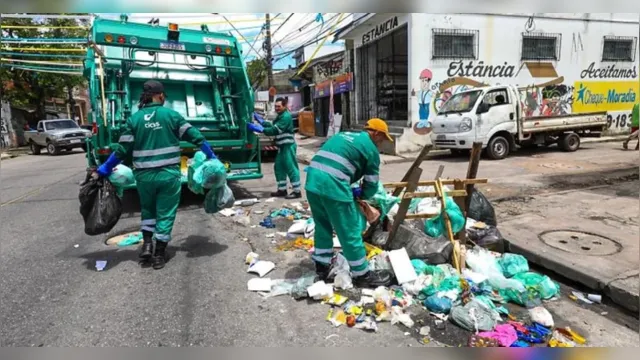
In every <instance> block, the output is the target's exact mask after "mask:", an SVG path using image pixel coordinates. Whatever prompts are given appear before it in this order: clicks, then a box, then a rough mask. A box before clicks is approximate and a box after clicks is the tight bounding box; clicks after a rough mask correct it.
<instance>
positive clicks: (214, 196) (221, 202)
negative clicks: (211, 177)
mask: <svg viewBox="0 0 640 360" xmlns="http://www.w3.org/2000/svg"><path fill="white" fill-rule="evenodd" d="M235 201H236V199H235V198H234V197H233V191H231V188H230V187H229V186H227V185H224V186H222V187H220V188H218V189H211V190H209V192H208V193H207V195H206V196H205V198H204V211H205V212H206V213H207V214H215V213H217V212H218V211H220V210H222V209H227V208H230V207H233V203H234V202H235Z"/></svg>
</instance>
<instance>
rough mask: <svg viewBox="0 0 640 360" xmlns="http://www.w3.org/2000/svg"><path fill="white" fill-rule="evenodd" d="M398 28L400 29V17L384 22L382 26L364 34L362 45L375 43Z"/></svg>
mask: <svg viewBox="0 0 640 360" xmlns="http://www.w3.org/2000/svg"><path fill="white" fill-rule="evenodd" d="M397 27H398V17H397V16H394V17H393V18H391V19H389V20H387V21H385V22H383V23H382V24H379V25H378V26H376V27H374V28H373V29H371V30H369V31H368V32H366V33H364V35H362V44H363V45H364V44H366V43H368V42H370V41H374V40H376V39H378V38H379V37H382V36H384V35H386V34H387V33H390V32H391V31H393V30H394V29H395V28H397Z"/></svg>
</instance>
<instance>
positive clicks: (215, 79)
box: [84, 15, 262, 188]
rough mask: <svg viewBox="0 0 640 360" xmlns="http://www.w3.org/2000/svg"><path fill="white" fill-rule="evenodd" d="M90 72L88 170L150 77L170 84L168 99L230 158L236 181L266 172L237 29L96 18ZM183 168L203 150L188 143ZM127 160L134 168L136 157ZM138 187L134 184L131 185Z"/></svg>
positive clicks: (89, 53)
mask: <svg viewBox="0 0 640 360" xmlns="http://www.w3.org/2000/svg"><path fill="white" fill-rule="evenodd" d="M89 45H90V46H89V48H88V50H87V56H86V59H85V61H84V76H85V77H86V78H87V80H88V83H89V92H90V97H91V108H92V112H91V115H90V120H91V124H92V133H93V134H92V136H91V137H89V138H87V140H86V142H87V163H88V171H91V170H92V169H94V168H95V167H97V166H99V165H100V164H101V163H102V162H104V161H106V159H107V158H108V157H109V155H110V153H111V148H110V145H111V144H112V143H114V142H117V140H118V138H119V137H120V134H121V133H122V131H123V126H124V124H125V123H126V121H127V119H129V118H130V117H131V116H132V115H133V114H134V113H135V112H136V111H138V106H137V104H138V99H139V98H140V95H141V93H142V86H143V83H144V82H145V81H147V80H149V79H155V80H158V81H160V82H162V83H163V85H164V88H165V93H166V98H167V100H166V102H165V104H164V106H166V107H170V108H172V109H173V110H175V111H177V112H179V113H180V114H181V115H182V116H184V118H185V119H186V120H187V121H188V122H189V123H191V125H193V126H194V127H196V128H198V129H199V130H200V131H201V132H202V134H203V135H204V136H205V137H206V138H207V140H208V142H209V143H210V144H211V147H212V148H213V150H214V151H215V153H216V155H217V156H218V158H219V159H220V160H221V161H222V162H223V163H224V164H225V166H226V168H227V171H228V179H229V180H231V181H237V180H249V179H260V178H262V168H261V158H260V146H259V138H258V136H257V135H255V134H254V133H253V132H251V131H248V130H247V126H246V124H247V122H250V121H252V117H253V111H254V103H253V91H252V90H251V84H250V82H249V78H248V76H247V72H246V68H245V66H244V62H243V60H242V50H241V49H242V47H241V45H240V44H239V43H238V41H237V40H236V39H235V38H234V37H233V36H231V35H227V34H223V33H216V32H210V31H209V30H208V28H207V26H206V25H202V26H201V29H200V30H193V29H180V28H179V27H178V25H177V24H169V25H168V26H159V25H153V24H151V25H149V24H138V23H130V22H128V19H127V16H126V15H122V16H121V17H120V20H119V21H118V20H109V19H102V18H96V19H95V20H94V22H93V25H92V29H91V33H90V38H89ZM180 148H181V152H182V162H181V170H182V173H183V182H186V181H187V180H186V179H187V167H188V165H189V163H190V159H191V158H192V157H193V155H194V154H195V152H196V151H197V150H198V149H196V148H195V147H194V145H192V144H190V143H188V142H181V144H180ZM123 163H124V164H125V165H127V166H129V167H132V159H126V160H124V162H123ZM129 188H135V185H131V186H129Z"/></svg>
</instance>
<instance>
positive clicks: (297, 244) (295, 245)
mask: <svg viewBox="0 0 640 360" xmlns="http://www.w3.org/2000/svg"><path fill="white" fill-rule="evenodd" d="M312 248H313V239H305V238H302V237H299V238H297V239H295V240H290V241H287V242H285V243H283V244H280V245H278V247H277V248H276V249H277V250H278V251H291V250H295V249H298V250H310V249H312Z"/></svg>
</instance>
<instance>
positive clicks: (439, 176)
mask: <svg viewBox="0 0 640 360" xmlns="http://www.w3.org/2000/svg"><path fill="white" fill-rule="evenodd" d="M443 172H444V165H440V166H438V171H437V172H436V176H435V177H434V178H433V179H434V180H440V178H441V177H442V173H443Z"/></svg>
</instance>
